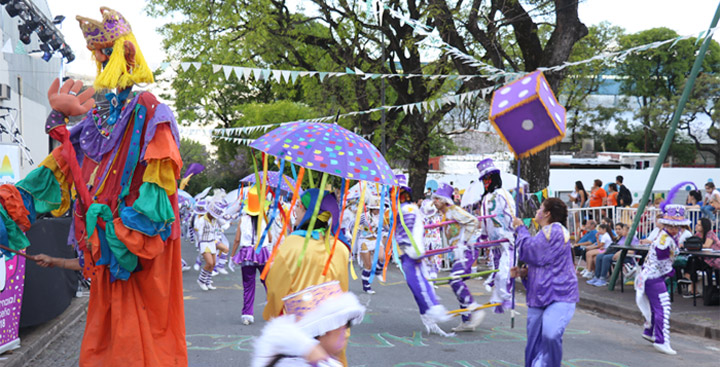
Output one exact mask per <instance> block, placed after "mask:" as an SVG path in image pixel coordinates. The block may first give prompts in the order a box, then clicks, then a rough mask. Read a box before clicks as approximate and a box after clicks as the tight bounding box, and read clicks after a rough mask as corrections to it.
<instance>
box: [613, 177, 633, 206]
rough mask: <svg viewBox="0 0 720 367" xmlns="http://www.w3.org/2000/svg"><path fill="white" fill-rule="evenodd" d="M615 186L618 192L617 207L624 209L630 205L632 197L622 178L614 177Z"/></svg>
mask: <svg viewBox="0 0 720 367" xmlns="http://www.w3.org/2000/svg"><path fill="white" fill-rule="evenodd" d="M615 184H616V185H617V191H618V197H617V206H619V207H626V206H630V205H632V195H631V194H630V190H629V189H628V188H627V186H625V185H624V184H623V176H617V177H615Z"/></svg>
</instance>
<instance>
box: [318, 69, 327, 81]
mask: <svg viewBox="0 0 720 367" xmlns="http://www.w3.org/2000/svg"><path fill="white" fill-rule="evenodd" d="M327 75H328V73H327V72H325V71H321V72H319V73H318V78H320V82H321V83H322V81H323V79H325V77H326V76H327Z"/></svg>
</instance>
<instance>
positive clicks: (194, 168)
mask: <svg viewBox="0 0 720 367" xmlns="http://www.w3.org/2000/svg"><path fill="white" fill-rule="evenodd" d="M204 170H205V166H203V165H202V164H200V163H190V165H189V166H188V168H187V170H185V174H184V175H183V178H185V177H187V176H190V175H192V174H195V175H197V174H198V173H200V172H202V171H204Z"/></svg>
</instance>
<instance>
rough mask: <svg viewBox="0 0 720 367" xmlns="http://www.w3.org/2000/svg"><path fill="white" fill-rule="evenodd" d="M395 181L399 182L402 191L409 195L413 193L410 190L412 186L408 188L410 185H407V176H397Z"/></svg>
mask: <svg viewBox="0 0 720 367" xmlns="http://www.w3.org/2000/svg"><path fill="white" fill-rule="evenodd" d="M395 179H396V180H397V182H398V187H400V188H401V189H403V190H405V191H407V192H409V193H412V190H411V189H410V186H408V183H407V176H405V175H402V174H400V175H395Z"/></svg>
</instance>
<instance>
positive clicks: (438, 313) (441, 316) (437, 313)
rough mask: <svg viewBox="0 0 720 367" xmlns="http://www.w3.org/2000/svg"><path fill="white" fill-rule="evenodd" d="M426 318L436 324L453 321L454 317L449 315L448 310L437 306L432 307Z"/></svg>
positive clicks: (426, 313)
mask: <svg viewBox="0 0 720 367" xmlns="http://www.w3.org/2000/svg"><path fill="white" fill-rule="evenodd" d="M425 316H427V317H429V318H430V319H431V320H433V321H435V322H446V321H450V320H451V319H452V315H450V314H449V313H448V310H447V309H446V308H445V306H443V305H435V306H432V307H430V308H429V309H428V310H427V312H425Z"/></svg>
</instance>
